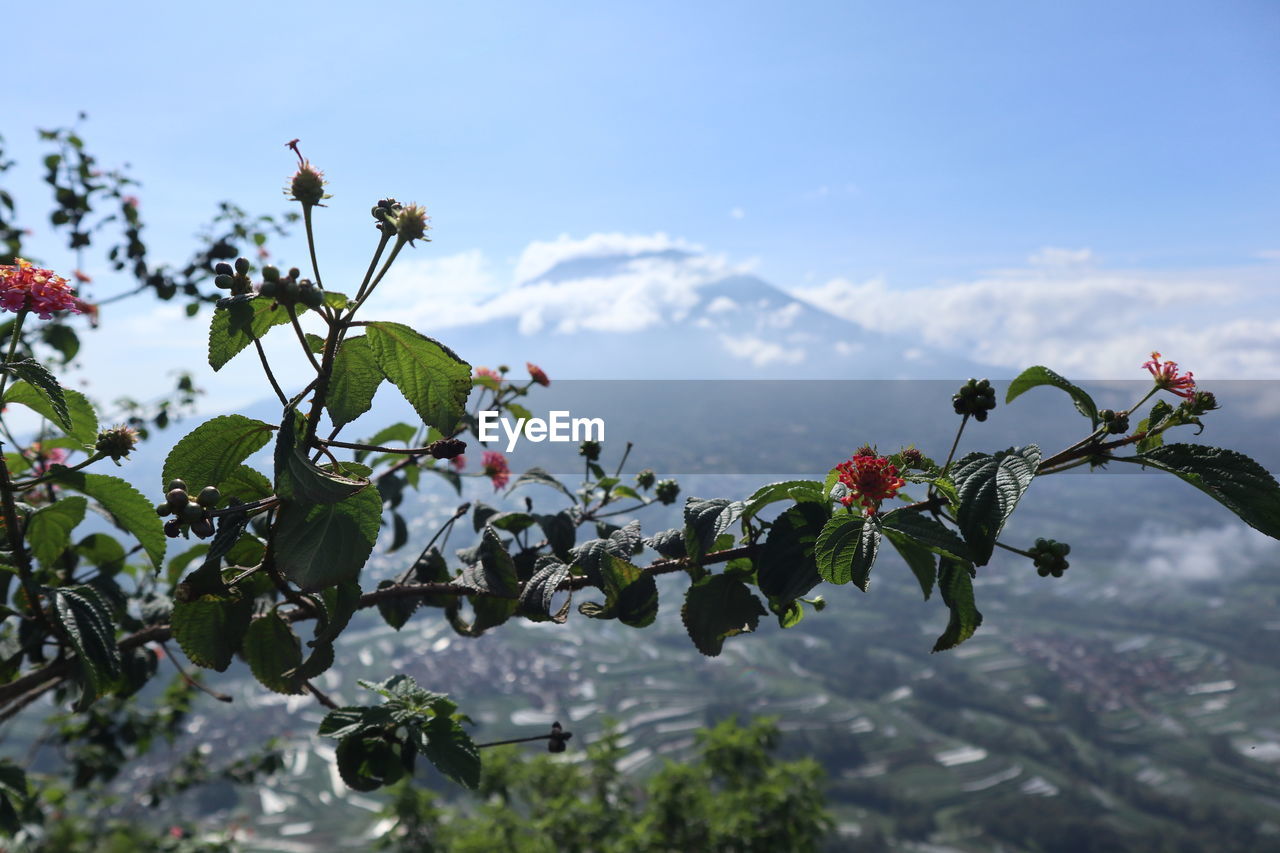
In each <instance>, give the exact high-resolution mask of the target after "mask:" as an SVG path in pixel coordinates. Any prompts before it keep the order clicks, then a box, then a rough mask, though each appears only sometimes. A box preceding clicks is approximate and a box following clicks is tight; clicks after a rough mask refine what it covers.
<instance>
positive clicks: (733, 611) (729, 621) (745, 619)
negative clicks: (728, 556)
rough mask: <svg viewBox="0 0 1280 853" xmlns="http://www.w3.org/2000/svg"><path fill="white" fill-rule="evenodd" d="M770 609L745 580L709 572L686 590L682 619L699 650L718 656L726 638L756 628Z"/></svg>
mask: <svg viewBox="0 0 1280 853" xmlns="http://www.w3.org/2000/svg"><path fill="white" fill-rule="evenodd" d="M768 612H769V611H767V610H765V608H764V605H763V604H761V603H760V599H758V598H756V597H755V596H754V595H752V594H751V590H750V589H748V588H747V585H746V584H744V583H743V582H742V581H740V580H736V579H734V578H731V577H729V576H728V575H708V576H707V577H705V578H703V579H702V580H700V581H698V582H697V583H695V584H693V585H692V586H690V587H689V590H688V592H686V593H685V597H684V607H682V608H681V609H680V619H681V620H682V621H683V622H684V627H685V630H686V631H688V632H689V637H690V638H691V639H692V640H693V644H694V645H695V646H697V647H698V651H700V652H702V653H703V654H704V655H707V656H708V657H715V656H716V655H718V654H720V650H721V649H722V648H724V641H725V639H726V638H727V637H732V636H734V635H736V634H743V633H748V632H751V631H754V630H755V629H756V627H757V626H758V625H759V624H760V617H761V616H765V615H768Z"/></svg>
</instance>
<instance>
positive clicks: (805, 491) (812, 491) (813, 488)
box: [742, 480, 826, 518]
mask: <svg viewBox="0 0 1280 853" xmlns="http://www.w3.org/2000/svg"><path fill="white" fill-rule="evenodd" d="M786 500H793V501H797V502H800V501H816V502H818V503H825V502H826V499H825V498H824V497H823V484H822V483H819V482H818V481H817V480H784V481H782V482H779V483H770V484H769V485H767V486H761V487H760V488H758V489H756V492H755V494H753V495H752V496H751V497H749V498H747V500H746V501H745V505H744V506H743V509H742V517H743V518H754V517H755V516H756V514H757V513H759V512H760V510H762V509H764V508H765V507H766V506H768V505H769V504H771V503H776V502H777V501H786Z"/></svg>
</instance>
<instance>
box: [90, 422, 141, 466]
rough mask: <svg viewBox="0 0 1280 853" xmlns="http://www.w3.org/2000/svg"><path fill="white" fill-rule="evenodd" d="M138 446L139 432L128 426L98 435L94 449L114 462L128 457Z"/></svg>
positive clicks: (113, 428)
mask: <svg viewBox="0 0 1280 853" xmlns="http://www.w3.org/2000/svg"><path fill="white" fill-rule="evenodd" d="M137 444H138V431H137V430H135V429H132V428H131V427H127V426H118V427H112V428H111V429H107V430H103V431H102V432H100V433H98V442H97V444H95V445H94V449H95V450H97V451H98V452H99V453H105V454H106V455H108V456H110V457H111V458H112V459H113V460H119V459H121V458H122V457H125V456H128V455H129V454H130V453H131V452H132V451H133V448H134V447H136V446H137Z"/></svg>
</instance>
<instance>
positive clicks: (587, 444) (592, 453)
mask: <svg viewBox="0 0 1280 853" xmlns="http://www.w3.org/2000/svg"><path fill="white" fill-rule="evenodd" d="M578 455H579V456H585V457H587V461H589V462H595V461H596V460H597V459H599V458H600V442H598V441H584V442H582V444H581V446H579V447H578Z"/></svg>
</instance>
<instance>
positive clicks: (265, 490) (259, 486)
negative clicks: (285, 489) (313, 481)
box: [166, 465, 275, 503]
mask: <svg viewBox="0 0 1280 853" xmlns="http://www.w3.org/2000/svg"><path fill="white" fill-rule="evenodd" d="M166 485H167V484H166ZM218 489H219V490H221V492H222V494H223V499H224V500H225V499H226V498H232V497H233V498H236V499H238V500H239V501H240V502H241V503H249V502H250V501H256V500H259V499H261V498H269V497H271V496H272V495H273V494H275V492H274V491H273V490H272V488H271V481H270V480H268V479H267V478H266V476H265V475H264V474H263V473H262V472H261V471H256V470H254V469H253V468H250V467H249V466H248V465H240V466H237V467H236V469H235V470H234V471H232V472H231V473H230V474H228V475H227V476H226V477H224V478H223V480H222V482H221V484H219V486H218Z"/></svg>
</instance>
